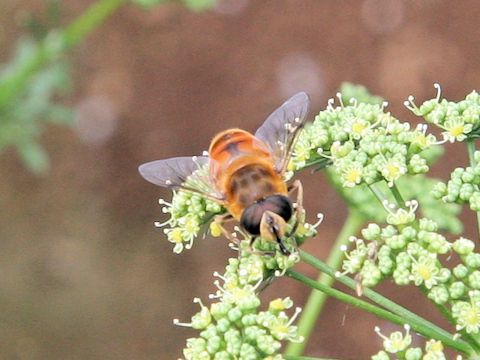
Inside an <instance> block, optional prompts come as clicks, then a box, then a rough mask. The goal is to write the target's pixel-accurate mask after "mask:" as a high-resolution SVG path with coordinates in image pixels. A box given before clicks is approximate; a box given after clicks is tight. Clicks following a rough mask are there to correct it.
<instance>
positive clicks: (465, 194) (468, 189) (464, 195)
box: [460, 184, 475, 201]
mask: <svg viewBox="0 0 480 360" xmlns="http://www.w3.org/2000/svg"><path fill="white" fill-rule="evenodd" d="M474 191H475V188H474V187H473V185H472V184H463V185H462V187H461V188H460V199H462V200H463V201H468V200H469V199H470V198H471V197H472V195H473V193H474Z"/></svg>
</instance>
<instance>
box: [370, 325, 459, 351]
mask: <svg viewBox="0 0 480 360" xmlns="http://www.w3.org/2000/svg"><path fill="white" fill-rule="evenodd" d="M405 330H406V332H405V334H403V333H402V332H400V331H395V332H393V333H392V334H390V336H389V337H387V336H385V335H383V334H382V333H381V332H380V329H379V328H378V327H376V328H375V332H376V333H377V334H378V335H379V336H380V337H381V338H382V339H383V349H384V350H381V351H379V352H378V353H377V354H375V355H373V356H372V358H371V359H372V360H390V359H391V357H390V355H389V354H391V355H393V356H394V357H395V359H402V360H420V359H422V360H446V356H445V353H444V352H443V344H442V343H441V342H440V341H436V340H429V341H427V342H426V344H425V349H424V350H422V348H420V347H411V344H412V336H411V335H410V327H409V326H408V325H405ZM461 358H462V357H461V356H458V357H457V360H461Z"/></svg>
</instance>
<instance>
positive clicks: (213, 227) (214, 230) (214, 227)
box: [210, 221, 222, 237]
mask: <svg viewBox="0 0 480 360" xmlns="http://www.w3.org/2000/svg"><path fill="white" fill-rule="evenodd" d="M210 234H212V236H213V237H219V236H220V235H222V229H221V228H220V225H218V223H217V222H215V221H212V222H211V223H210Z"/></svg>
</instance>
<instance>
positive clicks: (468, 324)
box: [452, 290, 480, 334]
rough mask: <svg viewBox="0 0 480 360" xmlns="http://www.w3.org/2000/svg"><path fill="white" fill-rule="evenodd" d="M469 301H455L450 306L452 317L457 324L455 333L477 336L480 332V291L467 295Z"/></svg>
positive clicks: (473, 291)
mask: <svg viewBox="0 0 480 360" xmlns="http://www.w3.org/2000/svg"><path fill="white" fill-rule="evenodd" d="M468 296H469V298H470V301H469V302H467V301H457V302H455V303H454V304H453V306H452V315H453V317H454V318H455V320H456V323H457V331H459V330H462V329H465V330H466V331H467V333H474V334H477V333H478V332H479V330H480V291H478V290H472V291H470V292H469V293H468Z"/></svg>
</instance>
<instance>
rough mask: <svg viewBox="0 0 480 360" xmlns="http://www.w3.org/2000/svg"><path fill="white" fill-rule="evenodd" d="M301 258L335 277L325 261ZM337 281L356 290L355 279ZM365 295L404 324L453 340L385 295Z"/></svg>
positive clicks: (368, 292)
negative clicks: (399, 318) (415, 324)
mask: <svg viewBox="0 0 480 360" xmlns="http://www.w3.org/2000/svg"><path fill="white" fill-rule="evenodd" d="M300 258H301V259H302V261H304V262H305V263H307V264H309V265H311V266H313V267H314V268H316V269H317V270H319V271H321V272H323V273H325V274H327V275H328V276H331V277H335V272H336V271H335V270H334V269H332V268H330V267H329V266H328V265H327V264H325V263H324V262H323V261H321V260H319V259H317V258H316V257H314V256H313V255H310V254H309V253H307V252H305V251H303V250H300ZM336 280H337V281H339V282H340V283H342V284H344V285H346V286H347V287H349V288H350V289H352V290H356V283H355V281H354V280H353V279H351V278H349V277H346V276H340V277H336ZM363 295H364V296H365V297H366V298H368V299H370V300H372V301H373V302H375V303H376V304H378V305H380V306H382V307H384V308H385V309H387V310H390V311H391V312H392V313H395V314H396V315H399V316H400V317H402V318H403V319H404V323H409V324H412V323H421V324H424V325H425V326H427V327H428V328H429V329H431V330H432V331H434V332H435V333H437V334H439V335H441V336H442V337H447V338H449V339H450V340H451V338H452V335H451V334H450V333H448V332H447V331H445V330H444V329H442V328H440V327H438V326H437V325H435V324H433V323H432V322H430V321H428V320H426V319H424V318H422V317H420V316H418V315H417V314H415V313H413V312H411V311H410V310H408V309H405V308H404V307H402V306H400V305H398V304H397V303H395V302H393V301H392V300H390V299H388V298H386V297H384V296H383V295H381V294H379V293H377V292H375V291H373V290H372V289H368V288H365V289H363ZM457 342H461V343H462V344H463V345H464V346H470V345H469V344H467V343H466V342H464V341H462V340H457Z"/></svg>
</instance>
